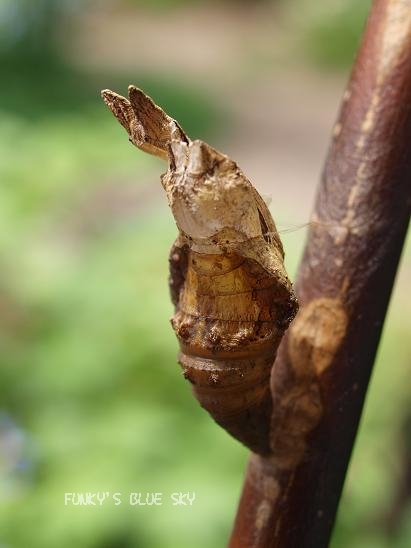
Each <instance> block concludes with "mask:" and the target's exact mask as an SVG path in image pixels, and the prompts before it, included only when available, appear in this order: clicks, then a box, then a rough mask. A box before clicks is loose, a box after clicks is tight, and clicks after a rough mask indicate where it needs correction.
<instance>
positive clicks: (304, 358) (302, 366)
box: [230, 0, 411, 548]
mask: <svg viewBox="0 0 411 548" xmlns="http://www.w3.org/2000/svg"><path fill="white" fill-rule="evenodd" d="M410 181H411V1H410V0H405V1H404V0H403V1H400V0H377V1H376V2H374V6H373V10H372V14H371V17H370V19H369V22H368V25H367V29H366V33H365V38H364V41H363V45H362V47H361V50H360V54H359V57H358V59H357V62H356V65H355V68H354V71H353V74H352V77H351V81H350V83H349V85H348V88H347V91H346V93H345V95H344V101H343V106H342V109H341V113H340V117H339V120H338V121H337V123H336V125H335V127H334V131H333V140H332V144H331V148H330V151H329V154H328V159H327V162H326V166H325V170H324V174H323V178H322V182H321V185H320V187H319V191H318V195H317V200H316V205H315V210H314V214H313V218H312V220H313V221H316V222H315V223H313V226H312V227H311V229H310V233H309V237H308V242H307V246H306V251H305V255H304V258H303V261H302V264H301V267H300V272H299V278H298V282H297V287H296V290H297V295H298V298H299V301H300V305H301V311H300V314H299V315H298V316H297V319H296V321H295V323H294V324H293V325H292V326H291V328H290V330H289V332H288V334H287V336H286V337H285V339H284V341H283V342H282V344H281V346H280V350H279V355H278V359H277V361H276V363H275V365H274V368H273V373H272V393H273V418H272V426H271V433H270V436H271V444H272V449H273V455H272V456H270V457H269V458H261V457H258V456H255V455H254V456H252V458H251V460H250V463H249V468H248V471H247V477H246V481H245V486H244V490H243V494H242V498H241V501H240V507H239V510H238V514H237V518H236V522H235V525H234V530H233V534H232V538H231V542H230V546H231V547H235V548H239V547H241V548H242V547H244V548H251V547H261V548H263V547H279V548H293V547H296V548H301V547H304V548H306V547H313V548H323V547H325V546H328V542H329V537H330V534H331V530H332V525H333V522H334V519H335V513H336V509H337V505H338V500H339V497H340V493H341V489H342V485H343V481H344V476H345V472H346V468H347V464H348V460H349V457H350V453H351V449H352V445H353V442H354V438H355V434H356V431H357V426H358V421H359V418H360V414H361V410H362V406H363V402H364V397H365V392H366V389H367V384H368V380H369V376H370V373H371V369H372V364H373V361H374V357H375V353H376V349H377V346H378V341H379V338H380V334H381V329H382V325H383V321H384V316H385V312H386V309H387V305H388V301H389V297H390V293H391V289H392V285H393V281H394V277H395V272H396V269H397V265H398V261H399V257H400V253H401V248H402V245H403V241H404V237H405V234H406V230H407V226H408V222H409V215H410V205H411V204H410V202H411V197H410V190H411V184H410Z"/></svg>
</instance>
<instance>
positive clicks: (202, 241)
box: [102, 86, 298, 454]
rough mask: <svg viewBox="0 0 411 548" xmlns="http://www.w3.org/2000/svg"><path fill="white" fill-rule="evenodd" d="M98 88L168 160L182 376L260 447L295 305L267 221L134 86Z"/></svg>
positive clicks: (251, 192)
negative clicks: (124, 92)
mask: <svg viewBox="0 0 411 548" xmlns="http://www.w3.org/2000/svg"><path fill="white" fill-rule="evenodd" d="M102 96H103V99H104V101H105V102H106V104H107V105H108V107H109V108H110V110H111V111H112V112H113V114H114V115H115V117H116V118H117V119H118V121H119V122H120V123H121V124H122V125H123V126H124V128H125V129H126V130H127V132H128V134H129V137H130V141H131V142H132V143H133V144H134V145H135V146H137V147H138V148H140V149H142V150H144V151H146V152H149V153H151V154H155V155H156V156H160V157H161V158H164V159H166V160H167V161H168V170H167V172H166V173H165V174H164V175H162V177H161V181H162V184H163V187H164V189H165V191H166V193H167V198H168V202H169V205H170V207H171V210H172V212H173V215H174V219H175V221H176V224H177V227H178V230H179V236H178V238H177V240H176V241H175V243H174V245H173V247H172V250H171V254H170V291H171V297H172V300H173V303H174V305H175V314H174V316H173V318H172V321H171V323H172V326H173V328H174V331H175V333H176V335H177V338H178V340H179V343H180V349H181V350H180V355H179V363H180V364H181V366H182V368H183V372H184V376H185V377H186V379H188V380H189V381H190V382H191V383H192V385H193V388H194V392H195V395H196V397H197V399H198V400H199V402H200V404H201V405H202V406H203V407H204V408H205V409H207V411H208V412H209V413H210V414H211V415H212V416H213V418H214V419H215V421H216V422H218V423H219V424H220V425H221V426H223V427H224V428H225V429H226V430H227V431H228V432H230V433H231V434H232V435H233V436H234V437H236V438H237V439H238V440H240V441H241V442H243V443H244V444H245V445H246V446H248V447H249V448H250V449H251V450H253V451H255V452H257V453H260V454H267V453H269V452H270V447H269V436H268V431H269V422H270V415H271V406H272V403H271V395H270V372H271V368H272V365H273V362H274V358H275V355H276V351H277V348H278V345H279V343H280V341H281V338H282V336H283V334H284V331H285V330H286V329H287V327H288V325H289V323H290V321H291V320H292V319H293V317H294V316H295V314H296V311H297V308H298V305H297V301H296V298H295V296H294V292H293V289H292V286H291V283H290V281H289V279H288V277H287V274H286V271H285V269H284V261H283V259H284V252H283V248H282V245H281V241H280V238H279V236H278V233H277V230H276V227H275V224H274V221H273V219H272V217H271V215H270V213H269V211H268V208H267V206H266V204H265V203H264V201H263V199H262V198H261V196H260V195H259V194H258V193H257V191H256V190H255V189H254V187H253V186H252V185H251V183H250V182H249V181H248V179H247V178H246V177H245V175H244V174H243V173H242V171H241V170H240V169H239V168H238V166H237V164H236V163H235V162H233V161H232V160H231V159H230V158H228V157H227V156H225V155H224V154H221V153H220V152H218V151H217V150H215V149H213V148H211V147H210V146H209V145H207V144H206V143H204V142H202V141H198V140H196V141H191V140H190V139H189V138H188V137H187V136H186V134H185V133H184V131H183V130H182V129H181V127H180V126H179V124H178V123H177V122H176V121H175V120H173V119H172V118H170V117H169V116H167V114H165V112H163V111H162V110H161V109H160V108H159V107H158V106H156V105H155V104H154V102H153V101H152V100H151V99H150V98H149V97H148V96H147V95H145V94H144V93H143V92H142V91H141V90H139V89H137V88H136V87H134V86H130V87H129V99H125V98H124V97H121V96H120V95H117V94H116V93H113V92H112V91H109V90H105V91H103V92H102Z"/></svg>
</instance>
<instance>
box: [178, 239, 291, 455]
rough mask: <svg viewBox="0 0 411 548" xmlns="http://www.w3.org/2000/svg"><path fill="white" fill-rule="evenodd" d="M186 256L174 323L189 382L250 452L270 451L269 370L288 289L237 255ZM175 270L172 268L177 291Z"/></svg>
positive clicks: (261, 452)
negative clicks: (281, 304) (282, 304)
mask: <svg viewBox="0 0 411 548" xmlns="http://www.w3.org/2000/svg"><path fill="white" fill-rule="evenodd" d="M183 256H185V259H184V262H185V265H184V266H185V269H186V270H185V279H184V281H183V282H180V283H181V288H180V290H179V293H178V302H176V312H175V315H174V317H173V319H172V325H173V328H174V330H175V332H176V334H177V337H178V339H179V342H180V348H181V353H180V356H179V363H180V364H181V366H182V368H183V371H184V376H185V377H186V378H187V379H188V380H189V381H190V382H191V383H192V385H193V389H194V392H195V394H196V397H197V399H198V400H199V402H200V404H201V405H202V406H203V407H204V408H205V409H206V410H207V411H208V412H209V413H210V414H211V415H212V417H213V418H214V420H215V421H216V422H217V423H219V424H220V425H221V426H222V427H224V428H225V429H226V430H227V431H228V432H230V433H231V434H232V435H233V436H234V437H235V438H237V439H238V440H240V441H241V442H243V443H244V444H245V445H246V446H247V447H249V448H250V449H251V450H253V451H255V452H258V453H260V454H265V453H269V445H268V435H267V433H268V428H269V421H270V416H271V408H272V404H271V395H270V372H271V368H272V365H273V362H274V359H275V354H276V351H277V347H278V345H279V343H280V340H281V338H282V335H283V332H284V329H285V326H286V325H288V322H287V321H285V319H284V315H283V314H281V310H284V306H280V303H284V288H283V287H281V286H279V284H278V283H277V282H276V280H275V278H274V277H273V276H272V275H270V274H268V273H267V272H266V271H265V270H264V269H263V268H262V267H261V266H260V265H259V264H258V263H257V262H256V261H253V260H250V259H245V258H244V257H242V256H240V255H239V254H237V253H226V254H224V255H222V254H204V253H201V254H200V253H197V252H195V251H192V250H187V252H186V255H184V254H181V253H180V255H179V254H178V253H177V254H175V258H176V260H177V259H178V258H180V261H182V260H183V259H182V257H183ZM172 265H173V263H172ZM174 266H175V265H174ZM176 272H177V269H176V268H172V275H171V287H172V288H173V289H174V292H175V285H176V284H173V279H174V278H175V277H176ZM173 286H174V287H173ZM176 300H177V299H176ZM284 313H285V314H289V313H290V312H289V309H288V310H284ZM280 316H281V317H280Z"/></svg>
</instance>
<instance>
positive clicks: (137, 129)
mask: <svg viewBox="0 0 411 548" xmlns="http://www.w3.org/2000/svg"><path fill="white" fill-rule="evenodd" d="M101 96H102V98H103V100H104V102H105V103H106V105H107V106H108V108H109V109H110V110H111V112H112V113H113V114H114V116H115V117H116V118H117V120H118V121H119V122H120V124H121V125H122V126H123V127H124V128H125V129H126V131H127V133H128V135H129V137H130V141H131V142H132V143H133V145H135V146H136V147H137V148H140V149H141V150H144V152H148V153H149V154H153V155H154V156H159V157H160V158H163V159H164V160H168V159H169V154H168V150H169V146H170V144H171V142H172V141H185V142H188V138H187V136H186V135H185V133H184V131H183V130H182V129H181V127H180V126H179V124H178V123H177V122H176V121H175V120H173V119H172V118H170V116H168V115H167V114H166V113H165V112H164V111H163V110H162V109H161V108H160V107H158V106H157V105H156V104H155V103H154V101H153V100H152V99H151V98H150V97H149V96H148V95H146V94H145V93H144V92H143V91H141V89H139V88H137V87H135V86H129V87H128V97H129V98H128V99H126V98H125V97H122V96H121V95H118V94H117V93H114V92H113V91H111V90H109V89H104V90H103V91H102V92H101Z"/></svg>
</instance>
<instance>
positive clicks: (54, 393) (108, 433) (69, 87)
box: [0, 0, 411, 548]
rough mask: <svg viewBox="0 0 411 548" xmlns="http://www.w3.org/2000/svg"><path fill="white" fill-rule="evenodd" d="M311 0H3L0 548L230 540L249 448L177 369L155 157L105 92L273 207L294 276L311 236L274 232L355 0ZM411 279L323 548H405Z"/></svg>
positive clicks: (334, 89)
mask: <svg viewBox="0 0 411 548" xmlns="http://www.w3.org/2000/svg"><path fill="white" fill-rule="evenodd" d="M325 4H326V5H322V4H321V3H319V2H313V1H308V0H290V1H287V2H285V1H280V0H277V1H274V0H272V1H266V2H264V1H259V2H247V1H246V0H243V1H239V0H238V1H236V0H231V1H230V0H226V1H214V2H203V1H200V0H197V1H196V2H188V1H184V0H156V1H152V2H148V1H147V2H145V1H143V0H140V1H137V0H136V1H131V0H128V1H126V0H122V1H116V2H115V1H114V0H104V1H101V2H97V1H95V2H93V1H92V0H89V1H83V2H79V1H72V0H67V1H63V0H60V1H58V0H55V1H53V0H41V1H40V0H39V1H37V2H32V1H31V0H0V66H1V86H0V98H1V101H0V176H1V185H0V227H1V230H0V263H1V269H0V349H1V352H0V359H1V367H0V390H1V399H0V547H1V548H31V547H33V548H37V547H39V548H40V547H41V548H46V547H55V546H59V547H61V548H64V547H72V546H73V545H75V546H78V547H79V548H83V547H84V548H112V547H113V548H121V547H124V548H129V547H161V548H177V547H178V548H181V547H186V546H187V547H191V546H196V547H198V548H203V547H204V548H206V547H211V546H213V547H214V546H224V545H225V542H226V539H227V538H228V535H229V532H230V529H231V525H232V522H233V518H234V515H235V511H236V505H237V501H238V497H239V494H240V490H241V483H242V477H243V473H244V469H245V464H246V460H247V451H246V450H245V449H244V448H242V447H241V446H240V445H239V444H238V443H237V442H235V441H234V440H232V439H230V438H229V437H228V435H226V434H225V433H224V432H223V431H221V430H220V428H218V427H217V426H216V425H214V423H213V422H212V421H211V419H209V417H208V416H207V415H206V414H205V412H203V411H202V410H201V409H200V408H199V406H198V405H197V403H196V401H195V400H194V398H192V396H191V394H190V388H189V386H188V385H187V384H186V383H185V381H184V380H183V378H182V376H181V373H180V368H179V366H178V365H177V364H176V353H177V343H176V340H175V338H174V335H173V333H172V330H171V327H170V325H169V321H168V320H169V318H170V316H171V314H172V307H171V303H170V302H169V296H168V288H167V275H168V273H167V268H168V265H167V258H168V251H169V248H170V245H171V243H172V241H173V239H174V238H175V235H176V230H175V227H174V223H173V220H172V217H171V214H170V212H169V211H168V208H167V205H166V199H165V196H163V195H162V192H161V185H160V182H159V175H160V173H161V172H162V171H164V170H165V166H164V165H163V164H162V163H161V162H160V161H158V160H156V159H153V158H151V157H149V156H147V155H145V154H143V153H142V152H139V151H137V150H136V149H135V148H133V147H132V146H131V145H129V144H128V142H127V137H126V134H125V132H124V130H123V129H122V128H121V127H120V125H119V124H118V123H117V122H116V121H115V120H114V118H113V117H112V116H111V114H110V113H109V112H108V110H107V109H106V107H105V106H104V105H103V103H102V101H101V100H100V97H99V93H100V89H102V88H111V89H114V90H116V91H119V92H120V93H125V92H126V86H127V84H128V83H134V84H136V85H138V86H140V87H142V88H143V89H144V90H145V91H146V92H147V93H149V94H150V95H152V96H153V98H154V99H155V100H156V102H158V103H159V104H160V105H161V106H163V107H164V108H165V109H166V110H167V111H168V112H169V113H170V114H171V115H172V116H174V117H176V118H177V119H178V120H179V121H180V122H181V124H182V125H183V127H184V128H185V129H186V130H187V132H188V133H189V134H190V136H192V137H196V138H202V139H204V140H208V141H209V142H210V143H212V144H213V145H214V146H217V147H219V148H221V149H223V150H224V151H225V152H227V153H229V154H230V155H231V156H232V157H233V158H234V159H236V160H237V161H238V163H239V164H240V165H241V166H242V167H243V169H244V170H245V172H246V173H247V174H248V175H249V176H250V178H251V180H252V181H253V182H254V183H255V184H256V186H257V188H259V189H260V190H261V191H262V193H263V194H264V193H265V194H271V197H272V205H271V209H272V212H273V215H274V217H275V219H277V221H278V224H279V227H280V229H281V228H284V229H287V230H285V231H284V235H283V241H284V245H285V249H286V254H287V266H288V269H289V271H290V274H291V275H293V274H294V273H295V270H296V267H297V264H298V260H299V257H300V254H301V250H302V247H303V245H304V239H305V231H304V229H300V230H295V231H292V232H289V231H288V229H289V228H290V227H293V226H298V225H303V224H304V223H306V222H307V221H308V219H309V213H310V208H311V204H312V200H313V195H314V190H315V185H316V183H317V180H318V177H319V172H320V169H321V164H322V162H323V159H324V156H325V152H326V147H327V142H328V136H329V134H330V131H331V127H332V123H333V120H334V119H335V116H336V112H337V108H338V104H339V101H340V97H341V95H342V92H343V89H344V83H345V81H346V79H347V77H348V72H349V67H350V65H351V63H352V61H353V56H354V52H355V50H356V47H357V44H358V39H359V35H360V33H361V29H362V27H363V24H364V21H365V17H366V13H367V10H368V7H369V2H368V1H365V0H364V1H358V0H346V1H342V0H332V1H330V2H327V3H325ZM410 270H411V256H410V246H409V245H408V247H407V250H406V253H405V256H404V258H403V261H402V268H401V272H400V275H399V277H398V281H397V285H396V288H395V292H394V296H393V301H392V303H391V307H390V312H389V316H388V321H387V323H386V327H385V331H384V338H383V341H382V344H381V346H380V351H379V355H378V362H377V364H376V369H375V373H374V375H373V379H372V382H371V386H370V391H369V396H368V398H367V404H366V410H365V414H364V417H363V420H362V424H361V430H360V433H359V436H358V440H357V444H356V447H355V452H354V456H353V459H352V463H351V466H350V471H349V475H348V479H347V482H346V486H345V491H344V497H343V501H342V504H341V507H340V511H339V516H338V522H337V525H336V529H335V532H334V536H333V542H332V546H333V547H334V548H339V547H341V548H342V547H346V546H350V547H352V548H355V547H361V548H366V547H373V548H379V547H381V548H382V547H388V546H390V547H392V546H395V547H406V546H409V545H410V544H411V520H410V519H409V518H410V517H411V516H410V513H411V505H410V500H411V499H410V498H411V474H410V469H411V427H410V425H411V401H410V395H411V382H410V376H411V375H410V366H411V340H410V336H409V317H410V313H411V297H410V294H409V287H408V286H407V284H406V279H407V277H408V279H409V275H410ZM407 328H408V333H407ZM66 492H68V493H84V494H85V493H87V492H92V493H96V492H100V494H102V493H103V492H108V493H109V497H110V498H109V499H107V500H106V501H105V502H104V503H103V504H102V506H95V507H94V506H73V505H70V504H69V505H67V506H66V505H65V503H64V494H65V493H66ZM131 492H141V493H143V496H145V494H146V493H155V492H157V493H158V492H160V493H162V494H163V499H162V500H163V504H162V505H161V506H131V505H130V504H129V503H128V496H129V494H130V493H131ZM174 492H184V493H186V492H189V493H190V496H191V494H192V493H193V492H194V493H195V501H194V503H193V505H192V506H173V505H172V500H171V498H170V497H171V494H172V493H174ZM114 493H121V494H122V497H121V500H122V504H121V505H119V506H115V505H114V501H113V499H112V495H113V494H114Z"/></svg>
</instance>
